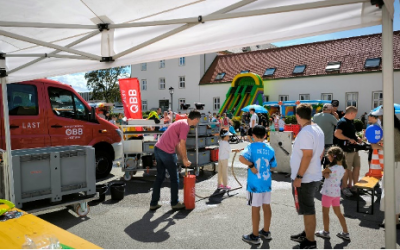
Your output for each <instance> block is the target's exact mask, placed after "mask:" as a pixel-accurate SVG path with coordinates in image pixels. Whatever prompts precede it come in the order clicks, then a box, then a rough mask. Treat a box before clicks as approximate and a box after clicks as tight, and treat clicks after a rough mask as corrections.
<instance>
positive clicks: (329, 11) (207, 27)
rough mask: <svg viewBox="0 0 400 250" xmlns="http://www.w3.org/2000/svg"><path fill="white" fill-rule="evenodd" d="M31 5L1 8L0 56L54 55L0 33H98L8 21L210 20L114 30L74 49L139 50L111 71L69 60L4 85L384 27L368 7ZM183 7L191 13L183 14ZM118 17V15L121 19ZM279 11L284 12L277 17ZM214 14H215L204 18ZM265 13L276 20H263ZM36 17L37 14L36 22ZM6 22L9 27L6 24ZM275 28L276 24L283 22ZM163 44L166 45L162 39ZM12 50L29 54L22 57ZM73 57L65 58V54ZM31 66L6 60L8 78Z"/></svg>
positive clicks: (359, 1)
mask: <svg viewBox="0 0 400 250" xmlns="http://www.w3.org/2000/svg"><path fill="white" fill-rule="evenodd" d="M346 2H350V3H351V4H346V5H339V6H331V7H323V8H318V9H314V8H313V5H315V4H318V6H320V4H333V5H336V4H338V3H346ZM33 3H34V4H32V5H29V6H27V5H26V4H21V1H3V3H2V7H3V8H2V9H1V10H0V41H3V42H2V43H0V51H1V52H5V53H24V54H26V53H39V52H40V53H51V52H53V51H54V50H55V49H53V48H47V47H43V46H34V47H32V44H30V43H27V42H21V41H17V40H15V39H12V38H6V37H5V35H7V34H3V36H2V35H1V32H2V31H8V32H12V33H16V34H20V35H23V36H26V37H30V38H34V39H37V40H40V39H41V40H42V41H45V42H55V43H56V44H64V45H65V44H68V43H70V42H71V41H73V40H74V39H73V38H71V37H76V39H78V38H80V37H82V36H83V35H84V34H87V33H88V32H91V31H93V30H91V29H72V28H71V29H54V28H41V29H38V28H21V27H4V21H8V20H12V21H26V22H46V23H52V22H54V23H58V24H61V23H64V22H65V23H66V24H85V25H88V24H89V25H91V24H95V22H93V18H94V17H96V16H97V17H107V18H108V19H109V20H111V21H112V22H114V23H115V24H119V23H124V22H128V21H131V20H137V19H140V20H139V21H138V22H144V21H152V20H171V19H176V18H197V17H198V16H199V15H202V16H203V17H204V20H210V19H211V20H212V21H205V23H193V24H191V25H186V26H188V27H186V26H185V24H169V25H158V26H153V27H151V26H146V27H134V28H117V29H116V30H115V32H112V31H113V29H111V30H110V31H103V34H102V35H96V36H93V37H92V38H90V39H88V40H87V41H83V42H81V43H79V44H78V45H75V46H74V47H72V48H71V49H74V50H79V51H82V52H86V53H88V54H92V55H95V56H97V57H99V56H105V54H104V55H102V51H111V52H110V53H111V54H113V51H115V53H117V54H118V53H120V52H122V51H125V50H127V49H129V48H131V47H135V46H137V47H136V48H137V49H133V50H132V52H131V53H128V54H126V55H124V56H122V57H120V58H118V59H116V60H115V61H114V62H111V63H104V62H97V61H86V60H76V59H67V58H62V59H60V58H58V59H54V58H53V59H46V60H42V61H40V62H38V63H36V64H33V65H31V66H29V67H26V68H24V69H21V70H18V71H15V72H12V73H11V74H9V76H8V78H7V82H14V81H22V80H29V79H34V78H42V77H47V76H55V75H63V74H69V73H76V72H83V71H88V70H95V69H99V68H107V67H116V66H124V65H130V64H137V63H142V62H150V61H157V60H162V59H170V58H177V57H180V56H190V55H196V54H203V53H209V52H215V51H221V50H225V49H229V48H234V47H242V46H249V45H256V44H263V43H271V42H277V41H282V40H289V39H295V38H301V37H307V36H313V35H318V34H325V33H331V32H335V31H340V30H346V29H352V28H360V27H365V26H371V25H378V24H380V23H381V11H380V9H379V8H378V7H376V6H372V5H371V3H370V1H368V0H285V1H283V0H274V1H263V0H258V1H253V0H243V1H239V0H236V1H227V0H204V1H183V0H181V1H166V0H164V1H159V0H157V1H156V0H146V1H145V0H142V1H127V0H126V1H124V0H119V1H112V6H111V5H110V2H109V1H106V0H96V1H94V0H85V1H77V0H73V1H70V0H63V1H56V2H54V1H51V3H50V0H46V1H36V2H33ZM46 3H47V4H46ZM185 4H187V6H184V7H182V5H185ZM299 4H300V5H299ZM301 4H307V5H301ZM310 4H312V5H310ZM231 5H234V7H232V8H229V11H228V12H227V14H223V13H225V12H224V11H220V10H221V9H223V8H227V7H229V6H231ZM44 6H46V8H44ZM301 6H302V7H301ZM152 7H154V8H152ZM292 7H293V8H300V9H301V10H291V11H287V10H289V8H292ZM276 8H279V9H276ZM304 8H311V9H304ZM118 9H119V10H120V12H118V11H117V10H118ZM243 11H252V12H251V13H249V12H246V15H248V14H251V15H253V14H255V15H254V16H247V17H237V18H231V17H232V16H229V19H222V20H216V19H219V18H225V17H226V16H227V15H232V13H233V14H234V15H237V13H242V12H243ZM255 11H256V12H257V13H255ZM279 11H284V12H283V13H279ZM216 12H217V14H213V15H212V16H207V15H209V14H211V13H216ZM220 12H223V13H220ZM266 12H268V13H269V12H277V13H275V14H268V15H265V13H266ZM32 13H40V14H35V15H32ZM3 14H4V15H3ZM5 16H8V17H10V18H11V19H6V17H5ZM22 17H25V18H22ZM19 18H21V19H19ZM276 20H279V22H277V21H276ZM1 21H3V23H1ZM2 24H3V27H2ZM182 27H183V28H182ZM175 29H179V30H178V31H179V32H178V31H175ZM167 32H171V34H170V35H164V34H165V33H167ZM104 33H107V34H104ZM8 36H9V35H8ZM160 36H161V37H162V39H160V38H158V39H157V37H160ZM102 37H103V38H107V37H108V38H107V39H104V40H103V43H102ZM149 39H154V41H152V42H148V41H149ZM11 45H12V46H11ZM102 46H103V47H102ZM105 46H111V47H112V48H110V49H105V48H106V47H105ZM15 47H18V48H26V49H24V50H19V51H17V50H16V49H15ZM68 53H69V52H67V53H64V52H63V54H68ZM78 54H79V53H78ZM81 54H82V53H81ZM115 58H116V57H115ZM26 61H27V60H26V58H15V57H13V58H11V57H6V65H7V71H8V72H10V71H11V70H13V69H15V68H17V67H19V66H20V65H23V64H24V63H26ZM50 63H51V64H50Z"/></svg>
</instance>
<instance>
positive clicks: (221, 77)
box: [215, 72, 225, 80]
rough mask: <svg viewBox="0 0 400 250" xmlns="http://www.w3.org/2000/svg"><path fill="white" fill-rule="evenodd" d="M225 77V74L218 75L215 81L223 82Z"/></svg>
mask: <svg viewBox="0 0 400 250" xmlns="http://www.w3.org/2000/svg"><path fill="white" fill-rule="evenodd" d="M224 76H225V72H221V73H218V75H217V76H216V77H215V80H222V79H223V78H224Z"/></svg>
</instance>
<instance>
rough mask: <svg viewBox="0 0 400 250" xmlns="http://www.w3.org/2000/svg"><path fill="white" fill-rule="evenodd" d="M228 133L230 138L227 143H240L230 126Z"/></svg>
mask: <svg viewBox="0 0 400 250" xmlns="http://www.w3.org/2000/svg"><path fill="white" fill-rule="evenodd" d="M229 132H230V133H231V134H232V135H231V136H229V143H236V144H238V143H239V141H240V139H239V137H238V136H237V133H236V131H235V128H234V127H233V126H232V125H230V126H229Z"/></svg>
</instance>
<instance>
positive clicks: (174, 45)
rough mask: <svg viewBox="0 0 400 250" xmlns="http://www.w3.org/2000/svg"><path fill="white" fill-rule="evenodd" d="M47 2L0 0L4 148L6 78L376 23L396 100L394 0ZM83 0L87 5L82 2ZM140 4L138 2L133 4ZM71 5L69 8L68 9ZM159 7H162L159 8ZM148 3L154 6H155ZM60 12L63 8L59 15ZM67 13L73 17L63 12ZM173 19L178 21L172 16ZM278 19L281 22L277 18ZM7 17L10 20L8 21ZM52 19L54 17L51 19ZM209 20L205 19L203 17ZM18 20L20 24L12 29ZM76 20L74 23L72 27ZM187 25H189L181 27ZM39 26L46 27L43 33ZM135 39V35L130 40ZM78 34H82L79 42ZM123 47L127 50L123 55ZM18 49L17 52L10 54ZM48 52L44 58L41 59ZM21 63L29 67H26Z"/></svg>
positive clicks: (387, 84)
mask: <svg viewBox="0 0 400 250" xmlns="http://www.w3.org/2000/svg"><path fill="white" fill-rule="evenodd" d="M48 1H49V0H47V1H41V2H40V4H39V2H38V1H36V2H35V3H36V4H35V5H33V6H23V5H21V4H18V2H19V1H5V0H2V1H1V6H2V10H0V53H5V54H1V56H0V74H1V72H3V73H4V74H8V76H3V77H1V84H2V90H3V91H2V92H3V93H2V97H3V98H2V101H3V112H4V124H5V137H6V138H5V140H6V147H7V148H11V140H10V130H9V117H8V101H7V94H6V93H7V92H6V84H7V83H11V82H18V81H23V80H30V79H36V78H41V77H47V76H55V75H62V74H69V73H76V72H82V71H89V70H96V69H100V68H109V67H117V66H124V65H129V64H137V63H142V62H149V61H156V60H162V59H170V58H176V57H179V56H189V55H196V54H201V53H207V52H215V51H219V50H223V49H228V48H232V47H240V46H247V45H254V44H261V43H271V42H276V41H282V40H289V39H295V38H301V37H307V36H313V35H318V34H325V33H331V32H335V31H340V30H347V29H354V28H360V27H368V26H373V25H379V24H383V32H382V40H383V42H382V47H383V48H382V49H383V52H382V75H383V95H384V106H389V107H390V106H393V93H394V91H393V60H392V58H393V33H392V31H393V21H392V18H393V13H394V7H393V2H394V0H384V2H385V7H384V8H382V12H381V11H379V10H377V8H373V7H374V6H371V2H375V1H369V0H325V1H315V0H301V1H300V0H296V1H295V0H285V1H283V0H279V1H262V0H259V1H251V0H248V1H246V0H245V1H227V0H214V1H211V0H204V1H183V0H182V1H173V3H174V4H172V3H171V4H170V5H169V3H170V2H171V1H167V0H165V1H160V0H158V1H135V2H134V3H133V1H132V2H129V1H124V0H120V1H113V3H112V4H113V5H115V8H112V6H108V5H107V3H106V1H98V0H97V1H94V0H82V1H71V0H69V1H66V0H65V1H58V2H54V1H51V3H50V2H48ZM377 2H379V1H377ZM15 3H16V4H15ZM82 3H83V5H85V7H83V6H80V5H82ZM232 3H234V4H233V5H235V4H237V7H239V6H241V5H242V7H241V8H240V7H239V8H238V9H236V10H235V8H232V10H231V11H228V12H230V13H227V14H223V13H218V12H217V13H216V14H215V15H212V13H215V9H224V8H228V9H229V6H233V5H232ZM135 4H137V6H134V5H135ZM171 5H173V6H171ZM44 6H45V7H46V8H44ZM66 6H69V7H70V8H65V7H66ZM138 6H139V7H141V8H138V9H139V10H138V11H137V12H136V14H137V16H138V18H136V19H135V20H140V21H144V22H148V23H142V24H140V23H139V22H137V24H136V23H135V22H133V21H135V20H133V21H132V20H129V19H127V17H130V16H132V12H129V11H131V9H130V8H125V7H138ZM149 6H150V7H149ZM156 6H161V7H159V8H158V9H157V8H156ZM21 7H22V9H21ZM24 7H26V8H24ZM62 7H64V8H62ZM117 7H119V8H117ZM121 7H122V8H121ZM151 7H153V8H155V9H156V10H152V8H151ZM34 8H36V11H32V9H33V10H35V9H34ZM274 8H275V9H274ZM316 8H317V9H316ZM60 10H61V11H62V12H63V13H60ZM107 11H108V12H107ZM121 12H122V13H123V14H121ZM31 13H41V15H32V14H31ZM199 13H201V14H199ZM381 13H383V15H381ZM63 14H66V15H69V16H67V17H66V16H65V15H63ZM78 14H79V15H78ZM93 14H94V15H93ZM288 14H289V15H288ZM39 16H40V18H39V19H40V20H36V19H35V18H36V17H39ZM199 16H201V17H202V18H201V20H200V19H198V21H200V22H198V23H199V24H200V23H201V25H196V21H195V17H196V18H199ZM63 17H64V18H63ZM110 17H111V18H110ZM172 17H173V18H172ZM3 18H5V19H3ZM121 18H125V20H120V19H121ZM207 18H208V20H209V21H207ZM26 19H28V20H26ZM46 19H52V20H51V21H53V20H54V23H58V25H59V27H58V29H57V27H54V28H41V29H38V28H34V27H36V26H38V25H39V23H46V22H44V21H43V20H46ZM172 19H177V20H175V21H173V20H172ZM179 19H181V20H179ZM20 20H25V21H26V22H20V23H19V24H17V23H16V22H17V21H18V22H19V21H20ZM60 20H70V21H71V23H70V24H66V25H70V27H69V29H68V27H64V28H62V27H61V26H63V25H64V24H62V23H60ZM103 20H107V21H108V22H109V20H112V21H111V22H109V23H116V24H115V26H114V27H118V25H119V26H120V27H119V28H118V29H116V30H114V29H112V28H111V29H110V30H102V31H101V30H98V31H93V29H95V28H96V26H95V25H92V24H93V23H95V24H98V23H104V21H103ZM276 20H279V23H277V22H276ZM7 21H9V22H8V23H7ZM51 21H50V22H49V23H53V22H51ZM154 21H155V22H154ZM204 21H205V23H203V22H204ZM151 22H153V23H151ZM157 22H158V23H157ZM24 23H25V26H29V25H26V23H31V28H30V29H28V28H29V27H25V26H24ZM91 23H92V24H91ZM130 23H132V26H139V27H136V30H134V31H127V30H130V29H128V28H127V27H126V28H122V27H123V26H130V25H131V24H130ZM133 23H135V24H133ZM17 25H19V26H20V28H15V26H17ZM73 25H77V26H76V27H72V26H73ZM79 25H87V26H79ZM148 25H161V26H160V27H157V26H148ZM182 25H183V26H185V25H186V26H188V27H182ZM9 26H12V27H9ZM21 26H22V27H21ZM43 26H45V24H43ZM55 26H57V25H55ZM78 26H79V27H78ZM144 26H146V27H144ZM110 27H113V26H112V25H111V26H110ZM38 30H41V31H40V32H38ZM174 31H175V32H174ZM100 32H101V33H102V36H101V38H99V37H96V34H98V33H100ZM166 32H167V33H166ZM238 35H240V36H238ZM132 37H134V38H135V39H137V40H136V41H134V42H132V41H131V38H132ZM114 38H115V40H114ZM75 39H78V40H77V41H75ZM116 43H118V44H116ZM72 47H74V48H72ZM49 48H53V49H56V51H54V50H50V51H49ZM114 49H117V50H118V53H119V54H116V55H119V56H120V57H119V58H118V59H117V60H115V61H112V59H111V58H110V57H113V56H114V55H115V53H114ZM124 51H125V52H128V53H124ZM99 52H100V53H99ZM57 53H59V57H58V58H51V59H48V56H47V55H50V57H56V55H55V54H57ZM13 54H14V57H12V56H13ZM18 54H19V56H18ZM99 54H100V55H99ZM76 55H80V56H79V57H77V56H76ZM30 56H32V57H38V59H35V60H34V61H31V60H30V59H29V57H30ZM100 57H106V58H104V59H103V60H102V61H103V62H99V61H93V60H77V59H84V58H89V59H95V60H97V59H100ZM117 57H118V56H117ZM43 58H46V59H45V60H42V59H43ZM24 65H25V66H26V65H29V66H27V67H23V66H24ZM16 69H18V70H16ZM1 70H3V71H1ZM393 112H394V111H393V110H391V109H386V110H385V116H384V131H385V134H384V140H385V148H386V150H385V152H384V154H385V168H386V169H385V176H388V177H390V178H385V183H384V187H385V192H386V198H385V211H386V213H385V219H386V231H385V234H386V235H385V236H386V237H385V238H386V241H385V243H386V248H395V247H396V230H395V221H394V213H395V202H394V201H395V192H394V191H395V190H394V141H393V136H392V135H393V132H394V128H393V126H392V124H393ZM10 157H11V151H10V150H7V151H6V157H5V159H4V160H5V161H4V168H5V172H6V173H7V175H8V177H9V178H8V180H6V181H12V180H13V178H12V167H11V166H10V162H9V159H11V158H10ZM6 184H7V183H6ZM12 186H13V185H10V184H8V186H7V187H8V188H10V189H12ZM12 194H13V190H8V198H9V199H10V200H13V197H12Z"/></svg>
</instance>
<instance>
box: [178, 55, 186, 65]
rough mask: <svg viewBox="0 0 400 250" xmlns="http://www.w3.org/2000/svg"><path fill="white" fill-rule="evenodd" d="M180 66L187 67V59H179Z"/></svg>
mask: <svg viewBox="0 0 400 250" xmlns="http://www.w3.org/2000/svg"><path fill="white" fill-rule="evenodd" d="M179 66H185V57H181V58H179Z"/></svg>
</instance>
